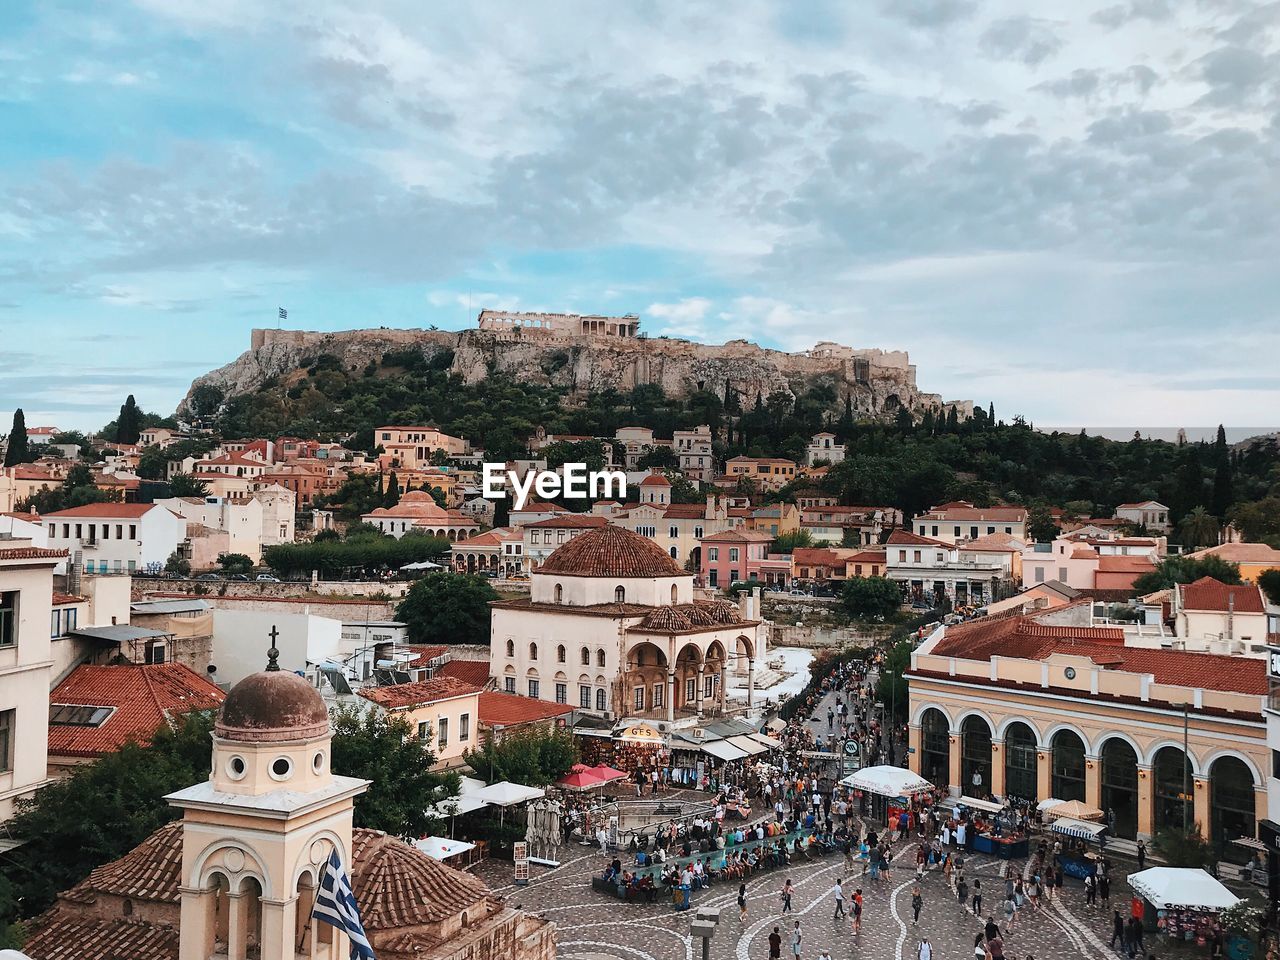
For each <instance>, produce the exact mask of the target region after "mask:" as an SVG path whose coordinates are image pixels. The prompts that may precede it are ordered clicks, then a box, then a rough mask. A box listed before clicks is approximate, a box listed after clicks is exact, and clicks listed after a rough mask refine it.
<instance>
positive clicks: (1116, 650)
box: [929, 616, 1268, 695]
mask: <svg viewBox="0 0 1280 960" xmlns="http://www.w3.org/2000/svg"><path fill="white" fill-rule="evenodd" d="M929 652H930V653H933V654H935V655H937V656H942V657H962V658H964V659H967V660H987V659H990V658H991V657H995V656H999V657H1016V658H1019V659H1023V660H1046V659H1048V658H1049V657H1051V656H1053V655H1054V654H1067V655H1070V656H1077V657H1088V658H1089V659H1091V660H1093V662H1094V663H1096V664H1098V665H1099V666H1105V667H1106V668H1107V669H1108V670H1120V671H1125V672H1129V673H1146V674H1151V675H1153V676H1154V677H1155V681H1156V683H1162V684H1171V685H1178V686H1188V687H1201V688H1204V689H1206V690H1224V691H1230V692H1235V693H1247V694H1258V695H1262V694H1265V693H1266V692H1267V689H1268V681H1267V674H1266V665H1265V664H1264V663H1263V662H1262V661H1261V660H1256V659H1253V658H1249V657H1228V656H1222V655H1219V654H1212V653H1188V652H1184V651H1181V650H1161V649H1158V648H1148V647H1126V646H1125V645H1124V631H1123V630H1122V629H1120V628H1118V627H1071V626H1050V625H1046V624H1041V623H1037V622H1036V621H1035V619H1034V618H1033V617H1025V616H1005V617H988V618H984V619H981V620H974V621H971V622H969V623H964V624H960V625H958V626H955V627H948V628H947V631H946V633H945V634H944V635H943V637H942V639H941V640H939V641H938V642H937V644H935V645H934V647H933V649H932V650H931V651H929Z"/></svg>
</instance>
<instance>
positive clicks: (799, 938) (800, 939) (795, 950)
mask: <svg viewBox="0 0 1280 960" xmlns="http://www.w3.org/2000/svg"><path fill="white" fill-rule="evenodd" d="M803 945H804V934H803V933H801V932H800V921H799V920H797V921H796V928H795V930H793V931H792V932H791V955H792V956H793V957H796V958H797V960H799V957H800V948H801V947H802V946H803Z"/></svg>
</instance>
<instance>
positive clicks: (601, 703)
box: [596, 687, 609, 710]
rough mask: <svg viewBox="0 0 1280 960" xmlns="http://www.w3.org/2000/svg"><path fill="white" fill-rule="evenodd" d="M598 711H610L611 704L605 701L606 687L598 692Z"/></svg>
mask: <svg viewBox="0 0 1280 960" xmlns="http://www.w3.org/2000/svg"><path fill="white" fill-rule="evenodd" d="M596 709H597V710H608V709H609V704H608V703H607V702H606V701H605V692H604V687H601V688H600V689H599V690H597V691H596Z"/></svg>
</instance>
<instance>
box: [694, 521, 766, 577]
mask: <svg viewBox="0 0 1280 960" xmlns="http://www.w3.org/2000/svg"><path fill="white" fill-rule="evenodd" d="M771 543H773V537H771V536H770V535H769V534H767V533H762V532H761V531H759V530H743V529H741V528H734V529H732V530H724V531H722V532H720V533H713V534H709V535H708V536H705V537H703V538H702V582H703V583H704V584H706V585H707V586H708V587H722V588H723V587H727V586H729V585H730V584H731V583H733V582H734V581H736V580H748V581H750V580H761V581H763V580H765V579H766V576H765V568H766V566H767V563H766V561H767V560H768V558H769V545H770V544H771Z"/></svg>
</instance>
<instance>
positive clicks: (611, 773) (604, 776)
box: [590, 763, 627, 783]
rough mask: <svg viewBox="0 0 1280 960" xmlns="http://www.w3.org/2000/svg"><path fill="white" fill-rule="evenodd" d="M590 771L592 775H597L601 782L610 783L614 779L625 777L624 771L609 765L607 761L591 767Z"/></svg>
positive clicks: (623, 778)
mask: <svg viewBox="0 0 1280 960" xmlns="http://www.w3.org/2000/svg"><path fill="white" fill-rule="evenodd" d="M590 772H591V774H592V775H593V776H595V777H599V778H600V782H601V783H610V782H612V781H614V780H625V779H626V778H627V775H626V774H625V773H623V772H622V771H621V770H618V769H616V768H614V767H611V766H609V765H608V764H607V763H602V764H600V765H599V766H595V767H592V768H591V770H590Z"/></svg>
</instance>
